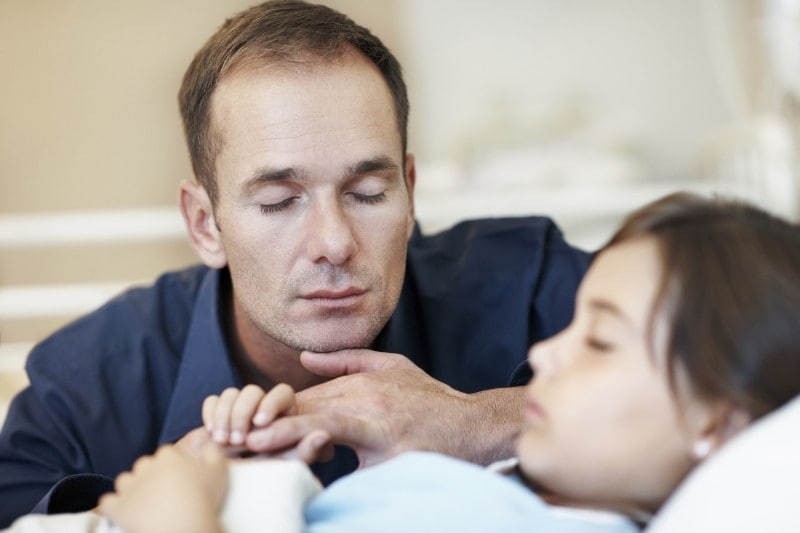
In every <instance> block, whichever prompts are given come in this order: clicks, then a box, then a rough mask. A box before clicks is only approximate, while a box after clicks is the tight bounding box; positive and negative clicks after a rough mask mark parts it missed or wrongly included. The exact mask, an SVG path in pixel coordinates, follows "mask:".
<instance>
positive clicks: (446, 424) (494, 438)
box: [247, 350, 523, 467]
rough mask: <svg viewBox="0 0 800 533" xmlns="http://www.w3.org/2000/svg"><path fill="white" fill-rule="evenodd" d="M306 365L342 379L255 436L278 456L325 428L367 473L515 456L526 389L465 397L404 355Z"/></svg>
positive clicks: (309, 357)
mask: <svg viewBox="0 0 800 533" xmlns="http://www.w3.org/2000/svg"><path fill="white" fill-rule="evenodd" d="M301 360H302V362H303V364H304V365H305V366H306V367H307V368H308V369H309V370H311V371H313V372H315V373H318V374H320V375H324V376H329V377H334V378H335V379H332V380H331V381H328V382H326V383H324V384H322V385H317V386H315V387H312V388H310V389H306V390H304V391H301V392H299V393H297V406H298V408H297V413H298V414H297V415H295V416H289V417H284V418H279V419H277V420H275V421H274V422H272V424H271V425H269V426H268V427H267V428H264V429H255V430H253V431H251V433H250V434H249V435H248V438H247V445H248V447H249V448H250V449H252V450H253V451H258V452H266V453H271V452H274V451H276V450H281V449H285V448H287V447H289V446H291V445H294V444H295V443H297V442H299V441H300V440H302V439H303V437H304V436H306V435H309V434H310V433H311V432H312V431H316V430H322V431H325V432H326V433H327V434H328V435H330V437H331V439H332V441H333V442H334V443H336V444H342V445H346V446H350V447H351V448H353V449H354V450H355V451H356V454H357V455H358V457H359V462H360V465H361V466H362V467H366V466H371V465H374V464H377V463H379V462H382V461H384V460H386V459H389V458H391V457H393V456H395V455H398V454H400V453H402V452H404V451H408V450H428V451H435V452H440V453H445V454H448V455H452V456H455V457H460V458H462V459H465V460H468V461H471V462H475V463H479V464H489V463H491V462H493V461H495V460H497V459H502V458H506V457H510V456H511V455H513V451H514V443H515V441H516V437H517V435H518V434H519V430H520V428H521V424H522V405H523V392H522V388H508V389H493V390H488V391H483V392H478V393H474V394H465V393H462V392H459V391H457V390H455V389H453V388H451V387H448V386H447V385H445V384H443V383H441V382H439V381H436V380H435V379H433V378H431V377H430V376H428V375H427V374H425V373H424V372H423V371H422V370H420V369H419V368H418V367H416V366H415V365H414V364H413V363H411V362H410V361H409V360H408V359H407V358H405V357H404V356H402V355H397V354H384V353H379V352H374V351H370V350H344V351H341V352H335V353H328V354H315V353H309V352H304V353H303V354H302V356H301Z"/></svg>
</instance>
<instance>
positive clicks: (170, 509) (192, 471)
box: [97, 445, 228, 533]
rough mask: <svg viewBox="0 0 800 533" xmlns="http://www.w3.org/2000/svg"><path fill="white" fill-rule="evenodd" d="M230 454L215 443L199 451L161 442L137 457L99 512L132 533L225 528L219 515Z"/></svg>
mask: <svg viewBox="0 0 800 533" xmlns="http://www.w3.org/2000/svg"><path fill="white" fill-rule="evenodd" d="M227 467H228V465H227V462H226V459H225V456H224V455H222V453H221V452H220V450H219V449H217V447H216V446H214V445H209V446H206V447H204V448H203V450H202V452H200V453H199V454H198V455H189V454H187V453H185V452H184V451H182V450H180V449H179V448H177V447H176V446H170V445H166V446H162V447H161V448H159V449H158V450H157V451H156V453H155V454H154V455H152V456H145V457H142V458H140V459H138V460H137V461H136V463H134V465H133V469H132V471H131V472H123V473H122V474H120V475H119V476H117V479H116V480H115V482H114V489H115V492H114V493H111V494H106V495H104V496H103V497H102V498H101V499H100V504H99V507H98V509H97V511H98V512H99V513H100V514H103V515H105V516H108V517H109V518H111V519H112V520H113V521H114V523H115V524H117V525H118V526H120V527H121V528H122V529H124V530H125V531H128V532H131V533H137V532H145V533H153V532H155V533H157V532H161V531H163V532H169V531H195V532H198V533H204V532H208V533H216V532H219V531H221V530H222V529H221V527H220V525H219V519H218V513H219V510H220V508H221V507H222V503H223V501H224V500H225V495H226V493H227V490H228V472H227Z"/></svg>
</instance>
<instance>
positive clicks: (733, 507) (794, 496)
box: [645, 397, 800, 533]
mask: <svg viewBox="0 0 800 533" xmlns="http://www.w3.org/2000/svg"><path fill="white" fill-rule="evenodd" d="M645 531H646V532H647V533H676V532H680V533H694V532H697V533H700V532H702V533H715V532H719V533H722V532H724V533H738V532H761V531H765V532H769V533H782V532H787V533H789V532H791V533H797V532H800V397H798V398H795V399H794V400H792V401H791V402H789V403H788V404H787V405H784V406H783V407H782V408H780V409H778V410H777V411H775V412H774V413H771V414H769V415H767V416H766V417H764V418H762V419H761V420H759V421H758V422H756V423H755V424H753V425H752V426H751V427H750V428H748V429H747V430H745V431H744V432H743V433H742V434H740V435H738V436H737V437H736V438H734V439H732V440H731V441H730V442H729V443H728V444H727V445H725V446H723V447H722V448H721V449H720V450H719V451H718V452H717V453H715V454H714V455H713V456H711V457H709V458H708V460H706V461H705V462H704V463H703V464H702V465H700V466H698V467H697V468H696V469H695V470H694V471H693V472H692V473H691V474H689V476H688V477H687V478H686V479H685V480H684V481H683V483H681V485H680V486H679V487H678V489H677V490H676V491H675V493H674V494H673V495H672V497H671V498H670V499H669V500H668V501H667V503H666V504H665V505H664V507H662V508H661V510H660V511H659V512H658V514H656V516H655V518H654V519H653V521H651V522H650V524H649V526H648V527H647V528H646V529H645Z"/></svg>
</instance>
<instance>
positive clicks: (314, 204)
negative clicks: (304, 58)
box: [212, 56, 414, 351]
mask: <svg viewBox="0 0 800 533" xmlns="http://www.w3.org/2000/svg"><path fill="white" fill-rule="evenodd" d="M212 112H213V124H214V125H215V127H216V128H218V130H219V132H220V135H221V138H222V141H223V142H222V148H221V150H220V152H219V155H218V157H217V159H216V179H217V184H218V190H219V197H218V202H217V206H216V210H215V217H216V223H217V225H218V226H219V228H220V238H221V243H222V246H223V247H224V254H225V259H226V260H227V265H228V267H229V270H230V273H231V279H232V282H233V288H234V297H233V300H234V312H235V316H236V328H237V332H238V333H239V336H240V339H241V340H242V342H243V343H244V344H245V347H246V348H248V349H249V350H250V351H252V350H253V349H254V348H257V349H267V350H269V349H270V347H272V348H275V347H278V345H276V344H275V341H277V342H278V343H280V344H283V345H286V346H289V347H291V348H293V349H295V350H303V349H309V350H314V351H333V350H338V349H342V348H350V347H364V346H368V345H369V344H370V343H371V342H372V341H373V339H374V338H375V336H376V335H377V334H378V332H379V331H380V330H381V328H382V327H383V326H384V324H385V323H386V321H387V320H388V319H389V316H390V315H391V314H392V312H393V311H394V308H395V306H396V304H397V300H398V298H399V295H400V290H401V288H402V284H403V277H404V273H405V259H406V249H407V241H408V237H409V235H410V233H411V230H412V228H413V203H412V199H411V198H412V191H413V172H414V170H413V159H411V158H409V160H408V162H407V163H408V164H407V165H406V173H405V174H404V173H403V163H404V161H403V158H404V154H403V150H402V145H401V139H400V133H399V131H398V127H397V121H396V118H395V110H394V106H393V101H392V98H391V94H390V92H389V89H388V87H387V86H386V84H385V82H384V81H383V79H382V78H381V77H380V74H379V72H378V71H377V69H376V68H375V67H374V66H372V65H371V64H370V63H369V62H367V61H366V60H365V59H363V58H361V57H354V56H348V57H346V58H343V59H342V60H340V61H337V62H333V63H327V64H315V65H312V66H309V67H308V68H303V69H297V70H292V71H290V70H287V69H259V70H255V69H248V70H242V71H239V72H238V73H235V74H233V75H232V76H231V77H229V78H227V79H226V80H224V81H223V82H222V83H221V84H220V86H219V87H218V89H217V91H216V93H215V95H214V100H213V108H212Z"/></svg>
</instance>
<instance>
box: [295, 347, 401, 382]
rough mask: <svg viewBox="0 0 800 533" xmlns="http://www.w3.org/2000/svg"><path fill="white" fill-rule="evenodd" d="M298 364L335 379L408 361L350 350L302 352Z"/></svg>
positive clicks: (371, 351)
mask: <svg viewBox="0 0 800 533" xmlns="http://www.w3.org/2000/svg"><path fill="white" fill-rule="evenodd" d="M300 363H301V364H302V365H303V366H304V367H305V368H306V369H307V370H309V371H310V372H313V373H314V374H317V375H319V376H325V377H331V378H335V377H339V376H346V375H348V374H357V373H359V372H376V371H378V370H386V369H388V368H396V367H398V366H402V365H404V364H407V363H408V359H407V358H405V357H403V356H402V355H399V354H396V353H383V352H375V351H373V350H366V349H351V350H339V351H338V352H330V353H317V352H302V353H301V354H300Z"/></svg>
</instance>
